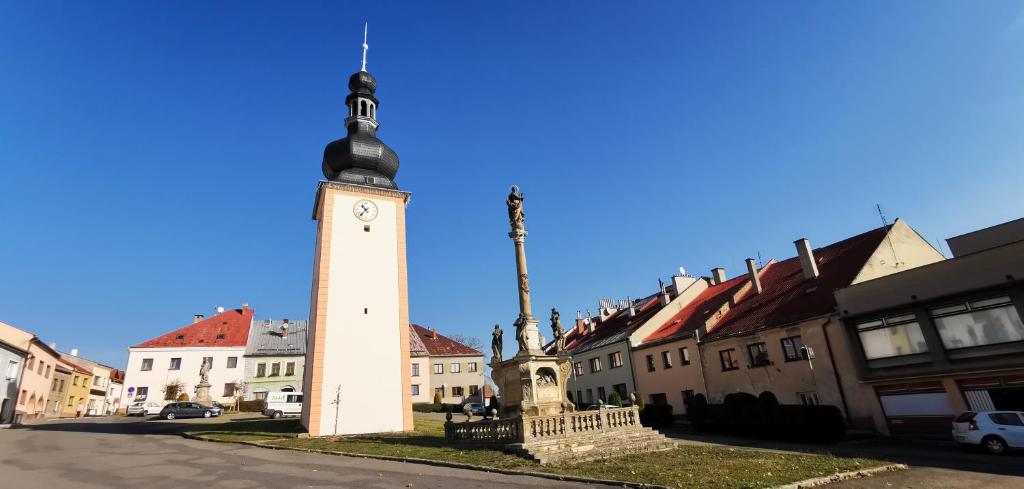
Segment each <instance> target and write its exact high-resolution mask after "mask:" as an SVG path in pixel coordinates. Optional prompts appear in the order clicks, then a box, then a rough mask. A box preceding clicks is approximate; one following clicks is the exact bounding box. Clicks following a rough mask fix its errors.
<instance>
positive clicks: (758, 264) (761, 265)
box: [757, 251, 764, 268]
mask: <svg viewBox="0 0 1024 489" xmlns="http://www.w3.org/2000/svg"><path fill="white" fill-rule="evenodd" d="M763 267H764V262H762V261H761V252H760V251H758V252H757V268H763Z"/></svg>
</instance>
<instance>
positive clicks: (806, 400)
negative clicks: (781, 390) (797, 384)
mask: <svg viewBox="0 0 1024 489" xmlns="http://www.w3.org/2000/svg"><path fill="white" fill-rule="evenodd" d="M796 395H797V397H799V398H800V404H803V405H804V406H817V405H818V404H820V402H818V394H817V393H816V392H814V391H808V392H797V393H796Z"/></svg>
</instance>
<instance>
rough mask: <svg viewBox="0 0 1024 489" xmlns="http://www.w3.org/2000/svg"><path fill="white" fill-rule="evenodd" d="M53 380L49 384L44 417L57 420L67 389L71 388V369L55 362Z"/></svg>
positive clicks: (62, 408)
mask: <svg viewBox="0 0 1024 489" xmlns="http://www.w3.org/2000/svg"><path fill="white" fill-rule="evenodd" d="M53 370H54V371H53V380H52V383H51V384H50V395H49V397H47V399H46V412H45V413H44V414H45V416H47V417H51V418H59V417H60V416H61V412H62V411H63V410H64V403H65V402H67V398H68V389H69V388H70V387H71V379H72V378H71V372H72V370H71V368H70V367H68V366H67V364H65V363H64V362H57V365H56V366H54V369H53Z"/></svg>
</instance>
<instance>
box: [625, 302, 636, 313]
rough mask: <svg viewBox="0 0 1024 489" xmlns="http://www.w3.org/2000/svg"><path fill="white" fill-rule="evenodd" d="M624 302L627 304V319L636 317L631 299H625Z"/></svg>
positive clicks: (634, 306)
mask: <svg viewBox="0 0 1024 489" xmlns="http://www.w3.org/2000/svg"><path fill="white" fill-rule="evenodd" d="M626 302H627V303H629V317H634V316H636V305H634V304H633V299H632V298H626Z"/></svg>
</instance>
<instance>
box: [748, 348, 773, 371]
mask: <svg viewBox="0 0 1024 489" xmlns="http://www.w3.org/2000/svg"><path fill="white" fill-rule="evenodd" d="M747 355H749V356H750V365H751V366H753V367H764V366H766V365H771V364H772V362H771V360H769V359H768V346H767V345H765V344H764V343H751V344H749V345H747Z"/></svg>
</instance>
